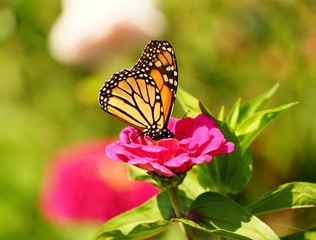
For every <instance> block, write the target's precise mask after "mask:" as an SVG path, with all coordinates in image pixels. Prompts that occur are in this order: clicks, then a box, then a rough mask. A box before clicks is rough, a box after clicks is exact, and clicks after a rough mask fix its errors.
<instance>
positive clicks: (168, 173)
mask: <svg viewBox="0 0 316 240" xmlns="http://www.w3.org/2000/svg"><path fill="white" fill-rule="evenodd" d="M150 165H151V166H152V167H153V168H154V169H155V172H156V173H157V174H158V175H160V176H164V177H175V176H176V174H174V173H173V172H172V171H170V170H169V169H168V168H166V167H164V166H162V165H160V164H159V163H155V162H152V163H150Z"/></svg>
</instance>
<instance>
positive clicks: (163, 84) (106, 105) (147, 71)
mask: <svg viewBox="0 0 316 240" xmlns="http://www.w3.org/2000/svg"><path fill="white" fill-rule="evenodd" d="M177 76H178V75H177V64H176V58H175V54H174V50H173V48H172V46H171V45H170V43H168V42H167V41H156V40H153V41H151V42H150V43H148V44H147V46H146V47H145V49H144V51H143V53H142V55H141V57H140V59H139V60H138V62H137V63H136V65H135V66H134V67H133V68H132V69H131V70H123V71H121V72H119V73H115V74H114V75H113V76H112V77H111V79H110V80H108V81H107V82H105V84H104V85H103V87H102V88H101V90H100V95H99V102H100V106H101V108H102V109H103V110H104V111H106V112H108V113H110V114H112V115H113V116H115V117H117V118H118V119H120V120H121V121H123V122H125V123H127V124H128V125H131V126H132V127H135V128H137V129H138V130H140V131H142V132H146V131H148V132H150V131H152V129H153V130H159V131H160V130H167V124H168V121H169V118H170V116H171V113H172V110H173V106H174V101H175V97H176V90H177V81H178V77H177ZM148 135H151V134H148ZM162 136H167V135H166V134H164V135H162Z"/></svg>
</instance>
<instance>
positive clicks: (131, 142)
mask: <svg viewBox="0 0 316 240" xmlns="http://www.w3.org/2000/svg"><path fill="white" fill-rule="evenodd" d="M142 135H143V133H140V134H139V135H137V136H136V137H135V138H133V139H132V140H131V141H129V143H128V144H130V143H132V142H134V141H135V140H136V139H137V138H139V137H140V136H142Z"/></svg>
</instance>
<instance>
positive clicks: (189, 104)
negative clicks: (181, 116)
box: [177, 87, 201, 117]
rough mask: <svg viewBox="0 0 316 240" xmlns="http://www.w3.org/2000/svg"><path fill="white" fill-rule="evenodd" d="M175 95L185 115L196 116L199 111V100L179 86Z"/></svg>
mask: <svg viewBox="0 0 316 240" xmlns="http://www.w3.org/2000/svg"><path fill="white" fill-rule="evenodd" d="M177 96H178V98H177V99H178V101H179V102H180V104H181V106H182V108H183V110H184V112H186V113H188V114H187V115H188V116H189V117H196V116H197V115H199V114H200V113H201V110H200V106H199V100H198V99H197V98H195V97H193V96H192V95H191V94H189V93H188V92H186V91H184V90H183V89H182V88H180V87H178V91H177Z"/></svg>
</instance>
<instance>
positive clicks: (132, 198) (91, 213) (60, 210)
mask: <svg viewBox="0 0 316 240" xmlns="http://www.w3.org/2000/svg"><path fill="white" fill-rule="evenodd" d="M110 142H112V141H110V140H91V141H87V142H83V143H80V144H77V145H74V146H72V147H70V148H68V149H66V150H65V151H62V152H61V153H59V154H58V155H57V156H55V157H54V158H53V159H52V161H50V162H49V165H48V166H47V174H46V175H45V179H44V184H43V186H42V190H41V196H40V197H41V198H40V205H41V210H42V212H43V213H44V215H45V216H46V217H47V218H48V219H49V220H51V221H52V222H53V223H72V222H78V221H90V222H95V221H97V222H99V221H105V220H108V219H110V218H112V217H114V216H116V215H117V214H120V213H122V212H124V211H126V210H129V209H131V208H133V207H136V206H138V205H140V204H142V203H143V202H145V201H146V200H147V199H149V198H150V197H152V196H154V195H155V194H157V193H158V189H157V188H155V187H153V186H152V185H150V184H149V183H146V182H140V181H130V180H129V179H128V169H127V168H126V166H123V165H121V164H117V163H115V162H114V161H112V160H109V159H108V158H106V157H105V156H104V147H105V146H106V145H108V144H109V143H110Z"/></svg>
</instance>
